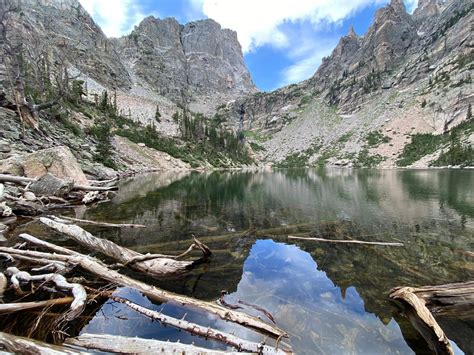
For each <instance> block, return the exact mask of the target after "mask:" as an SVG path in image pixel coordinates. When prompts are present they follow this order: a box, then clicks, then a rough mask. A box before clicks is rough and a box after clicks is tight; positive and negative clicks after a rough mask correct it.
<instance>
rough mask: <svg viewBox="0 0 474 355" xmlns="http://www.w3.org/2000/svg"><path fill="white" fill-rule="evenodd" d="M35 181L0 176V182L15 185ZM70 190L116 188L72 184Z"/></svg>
mask: <svg viewBox="0 0 474 355" xmlns="http://www.w3.org/2000/svg"><path fill="white" fill-rule="evenodd" d="M36 181H37V179H34V178H29V177H24V176H16V175H7V174H0V182H13V183H15V184H22V183H32V182H36ZM72 189H73V190H83V191H112V190H117V189H118V187H117V186H89V185H77V184H74V185H73V187H72Z"/></svg>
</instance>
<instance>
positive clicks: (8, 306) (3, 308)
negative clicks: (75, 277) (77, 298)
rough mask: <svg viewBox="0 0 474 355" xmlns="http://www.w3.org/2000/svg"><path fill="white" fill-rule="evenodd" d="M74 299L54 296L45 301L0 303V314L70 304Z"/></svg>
mask: <svg viewBox="0 0 474 355" xmlns="http://www.w3.org/2000/svg"><path fill="white" fill-rule="evenodd" d="M73 301H74V298H73V297H62V298H55V299H52V300H47V301H34V302H18V303H0V314H5V313H13V312H18V311H24V310H27V309H36V308H46V307H50V306H56V305H65V304H70V303H71V302H73Z"/></svg>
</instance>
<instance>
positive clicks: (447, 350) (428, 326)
mask: <svg viewBox="0 0 474 355" xmlns="http://www.w3.org/2000/svg"><path fill="white" fill-rule="evenodd" d="M390 298H391V299H392V300H395V301H398V302H400V303H401V304H402V305H403V306H404V314H405V315H406V316H407V318H408V319H409V321H410V323H411V324H412V325H413V327H414V328H415V329H416V330H417V331H418V332H419V333H420V334H421V336H422V337H423V338H424V339H425V340H426V342H427V343H428V346H429V347H430V349H431V350H432V351H433V352H434V353H435V354H438V355H453V354H454V352H453V348H452V347H451V344H450V343H449V339H448V337H447V336H446V334H444V332H443V330H442V329H441V327H440V326H439V324H438V322H436V320H435V319H434V317H433V315H432V314H431V312H430V311H429V310H428V308H427V307H426V303H425V301H424V300H423V299H422V298H420V297H418V296H417V295H416V294H415V293H413V288H411V287H399V288H395V289H392V290H391V291H390Z"/></svg>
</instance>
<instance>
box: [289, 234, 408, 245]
mask: <svg viewBox="0 0 474 355" xmlns="http://www.w3.org/2000/svg"><path fill="white" fill-rule="evenodd" d="M288 239H299V240H308V241H315V242H323V243H347V244H368V245H384V246H391V247H402V246H403V243H395V242H366V241H363V240H353V239H324V238H311V237H296V236H292V235H289V236H288Z"/></svg>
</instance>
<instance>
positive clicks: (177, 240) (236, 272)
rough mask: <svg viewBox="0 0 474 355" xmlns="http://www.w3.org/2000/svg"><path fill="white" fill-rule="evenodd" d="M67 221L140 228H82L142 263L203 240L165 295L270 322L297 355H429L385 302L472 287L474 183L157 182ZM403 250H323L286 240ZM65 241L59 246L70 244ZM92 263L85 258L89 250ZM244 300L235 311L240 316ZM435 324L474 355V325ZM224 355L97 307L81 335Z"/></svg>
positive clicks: (367, 175) (264, 178)
mask: <svg viewBox="0 0 474 355" xmlns="http://www.w3.org/2000/svg"><path fill="white" fill-rule="evenodd" d="M70 215H71V216H75V217H79V218H85V219H90V220H96V221H106V222H115V223H137V224H144V225H146V226H147V228H146V229H111V228H104V227H97V226H86V229H87V230H89V231H90V232H91V233H93V234H94V235H96V236H99V237H102V238H107V239H110V240H113V241H115V242H116V243H118V244H120V245H123V246H126V247H129V248H131V249H134V250H137V251H139V252H141V253H164V254H179V253H180V252H182V251H184V250H186V249H187V247H188V246H189V245H190V243H191V241H192V236H193V235H195V236H196V237H197V238H198V239H199V240H200V241H201V242H203V243H205V244H206V245H207V246H208V247H209V248H210V249H211V250H212V252H213V255H212V257H211V258H210V260H208V261H206V262H204V263H202V264H200V265H199V266H198V267H196V268H194V269H192V270H191V271H190V272H189V273H188V274H186V275H185V276H183V277H180V278H177V279H176V278H174V279H169V280H154V279H150V278H147V277H144V276H140V275H138V274H133V276H134V277H137V278H139V279H141V280H143V281H146V282H148V283H151V284H154V285H157V286H159V287H161V288H164V289H166V290H170V291H173V292H177V293H181V294H184V295H188V296H192V297H195V298H199V299H202V300H209V301H214V300H217V299H219V298H220V297H221V293H222V292H223V291H226V294H225V296H224V297H225V302H226V303H229V304H239V305H240V306H242V307H243V309H242V310H243V311H244V312H248V313H250V314H252V315H255V316H259V317H261V318H262V319H265V315H264V314H262V313H261V312H260V311H259V310H258V309H256V308H254V307H245V306H244V305H242V303H241V302H242V301H243V302H244V303H250V304H253V305H257V306H258V307H261V308H264V309H265V310H267V311H268V312H270V313H271V314H272V315H273V318H274V320H275V322H276V324H277V325H278V326H279V327H280V328H282V329H283V330H285V331H286V332H288V334H289V338H288V339H285V340H284V342H285V343H287V344H290V345H291V347H292V349H293V351H294V352H295V353H296V354H413V353H417V354H429V353H430V350H429V348H428V346H427V344H426V343H425V341H424V340H423V338H422V337H421V336H420V335H419V334H418V333H417V331H416V330H415V329H414V328H413V327H412V325H411V324H410V322H409V321H408V320H407V319H406V318H405V317H403V315H402V314H401V312H400V309H399V308H398V307H397V305H396V304H394V303H392V302H391V301H390V300H389V298H388V293H389V291H390V289H392V288H394V287H397V286H412V287H418V286H426V285H438V284H445V283H452V282H464V281H470V280H474V256H473V254H472V251H474V170H454V169H442V170H432V169H430V170H377V169H361V170H348V169H321V170H319V169H301V170H300V169H293V170H274V171H258V172H242V171H232V172H209V173H198V172H161V173H154V174H146V175H139V176H135V177H133V178H130V179H128V180H124V181H122V182H121V184H120V189H119V191H118V194H117V195H116V196H115V197H114V198H113V199H112V200H111V201H109V202H106V203H102V204H99V205H98V206H97V207H95V208H92V209H87V210H85V209H81V208H78V209H76V210H75V211H74V213H71V214H70ZM290 235H291V236H300V237H319V238H326V239H356V240H364V241H381V242H400V243H403V245H404V246H402V247H400V246H398V247H397V246H382V245H358V244H335V243H320V242H316V241H304V240H295V239H289V238H288V236H290ZM71 243H72V242H68V241H66V240H64V241H63V244H66V245H71ZM88 252H89V253H90V251H88ZM114 292H115V294H116V295H119V296H123V297H125V298H128V299H130V300H132V301H134V302H136V303H139V304H141V305H143V306H146V307H149V308H152V309H155V310H162V312H163V313H164V314H169V315H173V316H176V317H178V318H181V317H182V316H184V315H185V314H186V320H188V321H193V322H196V323H199V324H201V325H205V326H207V325H209V326H212V327H214V328H217V329H221V330H225V331H227V332H232V333H235V334H236V335H239V336H242V337H244V338H246V339H249V340H255V341H261V340H262V337H261V336H259V335H258V334H257V333H253V332H250V331H248V330H243V329H239V328H241V327H238V326H235V325H231V324H230V323H225V322H223V321H220V320H217V319H215V318H212V317H209V316H206V315H204V314H200V313H198V312H193V311H192V310H189V309H181V308H179V307H177V306H172V305H169V304H161V305H160V304H156V303H152V302H151V301H150V300H148V299H147V298H146V297H145V296H143V295H142V294H140V293H138V292H136V291H133V290H131V289H128V288H120V287H118V288H115V291H114ZM239 301H240V303H239ZM466 318H467V319H463V317H461V319H460V318H459V317H457V318H449V317H437V321H438V323H439V324H440V326H441V327H442V329H443V330H444V331H445V333H446V335H447V336H448V338H449V339H450V340H451V342H452V346H453V348H454V350H455V353H457V354H463V353H465V354H474V320H473V319H472V317H471V318H469V317H466ZM78 331H80V332H84V333H109V334H116V335H126V336H138V337H143V338H153V339H160V340H170V341H178V340H179V341H180V342H181V343H194V344H196V345H199V346H203V347H207V348H214V349H226V347H225V346H223V345H221V344H219V343H216V342H212V341H208V340H205V339H202V338H198V337H196V336H191V335H189V334H186V333H185V332H180V331H177V330H175V329H173V328H170V327H165V326H163V325H161V324H160V323H158V322H152V321H151V320H148V319H147V318H145V317H143V316H140V315H138V314H136V313H134V311H133V310H130V309H129V308H127V306H125V305H122V304H117V303H115V302H112V301H105V302H102V303H101V304H99V305H98V306H97V309H96V310H95V311H94V312H93V313H91V314H89V316H88V318H87V320H86V321H84V322H83V323H82V325H81V328H80V329H79V330H78Z"/></svg>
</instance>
